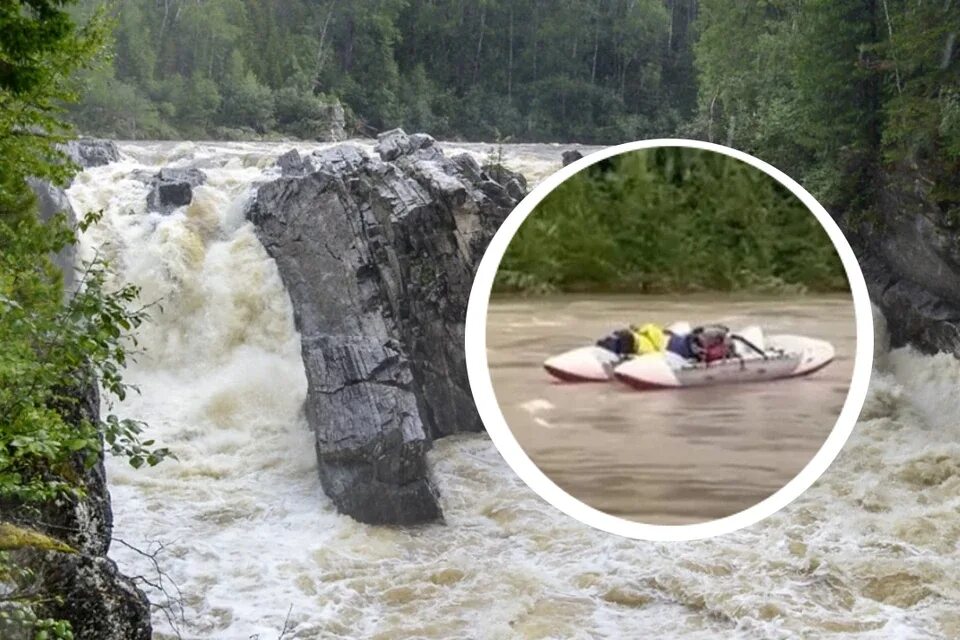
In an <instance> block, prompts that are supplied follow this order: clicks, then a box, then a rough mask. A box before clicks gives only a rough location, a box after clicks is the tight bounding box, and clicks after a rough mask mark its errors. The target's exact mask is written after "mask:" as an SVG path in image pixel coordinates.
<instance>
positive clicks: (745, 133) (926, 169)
mask: <svg viewBox="0 0 960 640" xmlns="http://www.w3.org/2000/svg"><path fill="white" fill-rule="evenodd" d="M699 4H700V7H699V12H700V17H699V20H698V29H699V33H700V36H699V40H698V42H697V43H696V45H695V51H696V60H697V66H698V67H699V77H698V81H699V103H700V106H699V110H698V114H697V117H696V118H695V119H694V120H693V122H691V123H690V124H689V125H688V127H687V130H688V131H689V132H690V133H692V134H693V135H696V136H700V137H704V138H706V139H710V140H713V141H716V142H721V143H724V144H727V145H730V146H734V147H737V148H739V149H742V150H744V151H748V152H751V153H754V154H756V155H758V156H760V157H762V158H764V159H765V160H767V161H769V162H771V163H773V164H774V165H776V166H778V167H779V168H781V169H783V170H784V171H787V172H788V173H790V174H791V175H792V176H793V177H795V178H797V179H799V180H800V181H801V182H803V183H804V184H805V186H807V187H808V188H809V189H811V190H812V191H813V192H814V193H815V195H817V196H818V197H819V198H821V200H822V201H823V202H824V204H825V205H827V208H828V209H830V210H831V211H832V212H833V213H834V214H835V215H836V216H838V217H846V216H847V215H848V214H849V218H850V219H849V220H848V221H847V222H848V223H849V224H851V225H852V224H854V223H855V220H854V218H856V217H862V216H861V214H866V216H867V217H869V216H870V214H871V212H873V211H875V210H876V209H877V208H878V207H879V206H881V205H880V200H881V193H882V191H883V190H884V189H886V188H887V187H889V185H890V182H891V180H897V179H900V178H905V179H906V180H907V181H908V182H911V183H914V184H911V185H908V186H907V187H906V188H907V189H909V190H911V191H918V190H920V189H923V190H926V189H927V188H928V187H929V189H930V193H931V196H932V198H933V199H934V200H935V201H936V203H937V205H938V206H939V207H940V208H941V210H943V211H944V213H946V214H949V215H953V216H956V217H957V220H958V221H960V53H958V46H957V45H958V42H957V36H958V31H960V3H957V2H942V1H940V0H936V1H932V0H851V1H848V2H835V1H833V0H806V1H804V2H780V1H776V2H774V1H771V2H765V3H760V4H759V5H753V4H750V5H747V4H744V3H730V2H727V1H725V0H701V1H700V3H699ZM951 211H952V212H953V213H952V214H951V213H950V212H951Z"/></svg>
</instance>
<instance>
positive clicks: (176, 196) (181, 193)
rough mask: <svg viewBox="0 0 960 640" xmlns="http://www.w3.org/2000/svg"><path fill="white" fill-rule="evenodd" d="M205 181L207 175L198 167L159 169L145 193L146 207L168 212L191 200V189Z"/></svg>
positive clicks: (151, 209)
mask: <svg viewBox="0 0 960 640" xmlns="http://www.w3.org/2000/svg"><path fill="white" fill-rule="evenodd" d="M206 181H207V175H206V174H205V173H204V172H203V171H200V170H199V169H194V168H190V169H171V168H165V169H160V171H159V172H158V173H157V175H155V176H153V179H152V180H151V185H152V188H151V189H150V192H149V193H148V194H147V209H148V210H150V211H160V212H161V213H170V212H171V211H173V210H174V209H176V208H177V207H183V206H186V205H188V204H190V203H191V202H192V201H193V189H194V187H198V186H200V185H201V184H203V183H205V182H206Z"/></svg>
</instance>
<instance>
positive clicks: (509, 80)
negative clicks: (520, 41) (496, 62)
mask: <svg viewBox="0 0 960 640" xmlns="http://www.w3.org/2000/svg"><path fill="white" fill-rule="evenodd" d="M512 97H513V5H512V4H511V5H510V48H509V50H508V53H507V98H512Z"/></svg>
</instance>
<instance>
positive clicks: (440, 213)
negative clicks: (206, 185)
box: [247, 131, 516, 524]
mask: <svg viewBox="0 0 960 640" xmlns="http://www.w3.org/2000/svg"><path fill="white" fill-rule="evenodd" d="M410 138H415V141H414V142H411V141H410ZM431 140H432V139H431ZM378 147H379V153H381V155H382V157H385V158H389V159H390V160H388V161H382V160H379V159H376V158H373V157H369V156H366V155H365V154H364V153H363V152H362V151H360V150H359V149H357V148H355V147H352V146H347V145H343V146H339V147H335V148H332V149H327V150H324V151H321V152H318V153H316V154H313V155H312V156H310V162H311V163H312V164H313V166H314V168H315V171H313V172H312V173H310V174H308V175H305V176H302V177H285V178H280V179H278V180H276V181H274V182H272V183H269V184H266V185H264V186H262V187H260V188H259V190H258V192H257V196H256V199H255V201H254V202H253V203H252V204H251V207H250V209H249V211H248V212H247V215H248V218H249V219H250V220H252V221H253V223H254V225H255V227H256V230H257V234H258V236H259V237H260V239H261V241H262V242H263V244H264V246H265V247H266V249H267V252H268V253H269V254H270V255H271V256H272V257H273V258H274V259H275V260H276V262H277V266H278V268H279V271H280V275H281V277H282V278H283V281H284V283H285V285H286V288H287V291H288V293H289V295H290V298H291V301H292V303H293V308H294V316H295V320H296V323H297V327H298V329H299V330H300V334H301V339H302V353H303V360H304V365H305V369H306V374H307V381H308V394H307V403H306V413H307V418H308V420H309V423H310V425H311V427H312V428H313V430H314V432H315V434H316V447H317V457H318V460H319V467H320V477H321V480H322V484H323V487H324V490H325V491H326V493H327V494H328V495H329V496H330V497H331V498H332V499H333V501H334V503H335V504H336V506H337V508H338V509H340V510H341V511H342V512H344V513H347V514H349V515H351V516H353V517H354V518H356V519H357V520H360V521H362V522H368V523H377V524H380V523H391V524H414V523H418V522H425V521H430V520H435V519H437V518H439V517H440V516H441V513H440V508H439V505H438V503H437V495H436V490H435V487H434V485H433V482H432V480H431V478H430V473H429V469H428V467H427V463H426V458H425V454H426V451H427V450H428V449H429V448H430V445H431V441H432V439H433V438H437V437H441V436H444V435H448V434H452V433H458V432H464V431H479V430H481V429H482V424H481V422H480V418H479V416H478V415H477V412H476V408H475V406H474V404H473V400H472V396H471V394H470V388H469V385H468V382H467V374H466V364H465V356H464V348H463V344H464V317H465V312H466V305H467V298H468V296H469V292H470V285H471V282H472V279H473V273H474V268H475V266H476V264H477V262H478V261H479V259H480V257H481V256H482V254H483V251H484V250H485V248H486V246H487V243H488V242H489V240H490V238H491V237H492V235H493V233H494V232H495V231H496V229H497V228H498V227H499V225H500V223H501V222H502V221H503V219H504V218H505V217H506V215H507V214H508V213H509V211H510V210H511V208H512V206H513V205H514V204H516V202H515V201H511V200H507V199H505V197H506V191H505V190H504V189H502V188H501V189H500V191H499V192H496V193H495V195H496V197H495V198H494V197H491V196H489V195H488V194H487V191H488V190H489V191H493V189H492V188H491V187H488V186H484V185H485V183H486V182H489V180H488V179H486V177H484V176H482V175H479V173H480V172H470V171H464V170H463V168H462V167H463V166H465V162H464V161H462V160H461V161H453V160H451V159H448V158H446V157H444V156H443V154H442V152H440V151H439V149H438V148H436V145H434V144H432V142H429V141H428V140H427V137H425V136H424V137H417V136H409V137H408V136H406V134H404V133H403V132H402V131H395V132H389V136H387V135H385V136H382V139H381V141H380V143H379V144H378ZM425 150H426V151H427V152H428V153H424V151H425ZM434 151H436V153H434ZM466 165H469V163H466Z"/></svg>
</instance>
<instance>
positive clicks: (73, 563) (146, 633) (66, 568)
mask: <svg viewBox="0 0 960 640" xmlns="http://www.w3.org/2000/svg"><path fill="white" fill-rule="evenodd" d="M76 396H77V397H78V398H79V400H80V402H79V403H78V404H76V405H70V406H69V407H58V410H60V411H62V412H63V414H64V416H65V417H66V418H67V419H68V420H69V421H71V422H79V421H80V420H81V419H84V418H86V419H90V420H96V419H98V415H99V410H100V398H99V394H98V392H97V388H96V386H93V385H91V386H89V387H87V388H86V390H84V391H78V392H77V393H76ZM69 474H70V475H71V476H72V477H73V478H75V479H76V480H77V481H78V482H79V484H80V486H81V487H82V488H83V491H84V496H83V497H82V498H67V497H61V498H59V499H57V500H54V501H51V502H47V503H44V504H40V505H35V504H20V503H15V502H9V501H8V502H4V503H2V504H0V512H2V513H3V519H4V520H5V521H7V522H13V523H15V524H17V525H19V526H23V527H28V528H29V529H30V530H33V531H37V532H40V533H44V534H46V535H47V536H49V537H50V538H51V539H53V540H56V541H57V542H59V543H65V544H66V545H68V546H69V547H70V549H71V551H70V552H65V551H61V550H57V549H51V548H46V549H44V548H36V547H28V548H25V549H21V550H18V551H16V552H15V553H14V556H13V560H14V562H16V563H18V564H20V565H21V566H24V567H27V568H29V569H30V571H31V572H32V577H30V587H31V588H33V589H36V590H37V592H38V595H39V596H40V598H41V604H39V605H36V606H35V609H36V610H37V612H38V613H39V614H40V616H41V617H51V618H54V619H58V620H67V621H69V622H70V624H71V627H72V629H73V637H74V638H76V640H148V639H149V638H150V637H151V625H150V603H149V602H148V601H147V597H146V595H145V594H144V593H143V592H142V591H140V590H139V589H138V588H137V586H136V584H135V583H134V581H133V580H131V579H130V578H128V577H126V576H124V575H122V574H121V573H120V572H119V571H118V569H117V566H116V564H115V563H114V562H113V561H112V560H110V559H109V558H108V557H107V552H108V551H109V548H110V542H111V536H112V528H113V513H112V511H111V508H110V494H109V492H108V491H107V485H106V472H105V470H104V466H103V459H102V455H101V458H100V459H99V460H97V462H96V464H94V465H93V466H92V467H90V468H88V467H87V466H86V464H85V463H84V460H83V459H81V458H80V457H77V458H76V459H75V460H74V461H73V464H72V468H71V470H70V472H69ZM31 637H32V636H31Z"/></svg>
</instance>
